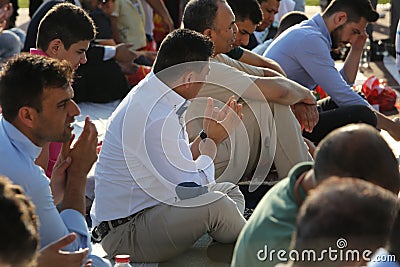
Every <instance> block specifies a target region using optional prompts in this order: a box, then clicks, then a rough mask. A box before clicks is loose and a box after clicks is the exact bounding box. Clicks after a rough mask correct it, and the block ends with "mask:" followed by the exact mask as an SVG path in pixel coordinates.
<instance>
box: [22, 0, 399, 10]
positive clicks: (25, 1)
mask: <svg viewBox="0 0 400 267" xmlns="http://www.w3.org/2000/svg"><path fill="white" fill-rule="evenodd" d="M350 1H351V0H350ZM395 1H399V0H395ZM378 3H379V4H386V3H390V0H378ZM18 4H19V7H20V8H26V7H28V6H29V0H18ZM306 5H308V6H318V5H319V0H306Z"/></svg>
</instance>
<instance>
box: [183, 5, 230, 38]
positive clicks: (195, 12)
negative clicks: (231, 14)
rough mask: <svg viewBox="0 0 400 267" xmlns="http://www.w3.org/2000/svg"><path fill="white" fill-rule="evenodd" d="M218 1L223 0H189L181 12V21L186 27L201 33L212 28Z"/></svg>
mask: <svg viewBox="0 0 400 267" xmlns="http://www.w3.org/2000/svg"><path fill="white" fill-rule="evenodd" d="M218 2H223V3H224V2H226V1H225V0H190V1H189V3H187V4H186V7H185V10H184V12H183V17H182V22H183V26H184V28H186V29H190V30H193V31H196V32H199V33H203V32H204V30H206V29H212V28H213V25H214V21H215V17H216V16H217V10H218Z"/></svg>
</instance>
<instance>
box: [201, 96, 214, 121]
mask: <svg viewBox="0 0 400 267" xmlns="http://www.w3.org/2000/svg"><path fill="white" fill-rule="evenodd" d="M212 113H213V99H212V98H211V97H208V98H207V106H206V110H205V111H204V120H209V119H211V116H212ZM203 126H204V125H203Z"/></svg>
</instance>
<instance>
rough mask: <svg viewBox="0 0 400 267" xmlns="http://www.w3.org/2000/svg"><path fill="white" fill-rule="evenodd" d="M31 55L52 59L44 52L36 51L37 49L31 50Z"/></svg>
mask: <svg viewBox="0 0 400 267" xmlns="http://www.w3.org/2000/svg"><path fill="white" fill-rule="evenodd" d="M29 53H31V54H32V55H39V56H45V57H50V56H49V55H48V54H46V53H45V52H43V51H42V50H39V49H36V48H31V49H30V50H29Z"/></svg>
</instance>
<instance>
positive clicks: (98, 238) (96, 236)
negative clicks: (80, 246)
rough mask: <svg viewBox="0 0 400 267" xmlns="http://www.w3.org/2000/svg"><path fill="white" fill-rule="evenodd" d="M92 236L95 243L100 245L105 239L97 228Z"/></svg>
mask: <svg viewBox="0 0 400 267" xmlns="http://www.w3.org/2000/svg"><path fill="white" fill-rule="evenodd" d="M91 236H92V241H93V243H100V242H101V240H102V239H103V237H102V236H101V234H100V233H99V231H98V228H97V226H96V227H95V228H93V230H92V232H91Z"/></svg>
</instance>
